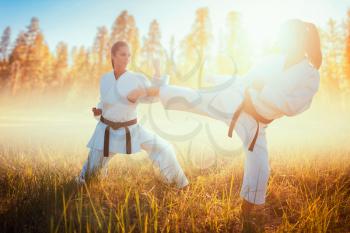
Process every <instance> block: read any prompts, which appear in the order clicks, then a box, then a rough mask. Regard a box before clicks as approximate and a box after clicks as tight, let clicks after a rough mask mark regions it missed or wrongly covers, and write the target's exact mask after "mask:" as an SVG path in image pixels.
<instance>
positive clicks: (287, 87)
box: [160, 56, 320, 204]
mask: <svg viewBox="0 0 350 233" xmlns="http://www.w3.org/2000/svg"><path fill="white" fill-rule="evenodd" d="M284 60H285V58H284V57H282V56H276V57H273V58H270V59H268V60H267V61H266V62H264V63H262V64H260V65H258V66H256V67H255V68H254V69H252V71H251V72H249V74H248V75H247V76H246V77H244V78H243V79H242V80H234V79H231V81H228V82H226V83H224V84H221V85H219V86H216V87H214V88H210V89H207V90H193V89H190V88H184V87H178V86H169V85H168V86H163V87H161V88H160V100H161V102H162V104H163V105H164V107H165V108H166V109H171V110H180V111H186V112H193V113H197V114H201V115H206V116H209V117H211V118H214V119H217V120H221V121H223V122H225V123H226V124H228V125H230V123H231V119H232V116H233V113H234V112H235V111H236V110H237V108H238V106H239V105H240V104H241V103H242V101H243V99H244V90H245V89H246V88H247V86H249V85H250V83H251V82H253V80H261V81H264V82H265V85H264V87H263V88H262V90H260V91H258V90H255V89H249V90H250V91H249V92H250V95H251V98H252V102H253V105H254V106H255V108H256V110H257V112H258V113H259V114H260V115H261V116H263V117H264V118H266V119H270V120H272V119H277V118H279V117H282V116H284V115H286V116H293V115H296V114H299V113H301V112H303V111H305V110H306V109H308V108H309V106H310V104H311V101H312V98H313V96H314V94H315V93H316V92H317V90H318V86H319V79H320V78H319V72H318V70H317V69H315V68H314V67H313V66H311V65H310V63H309V61H308V60H307V59H304V60H302V61H301V62H299V63H298V64H295V65H293V66H292V67H290V68H288V69H287V70H283V66H284ZM259 124H260V130H259V134H258V138H257V141H256V143H255V146H254V150H253V151H249V150H248V147H249V145H250V142H251V141H252V139H253V137H254V135H255V132H256V129H257V123H256V121H255V119H254V118H253V117H252V116H250V115H248V114H247V113H245V112H242V114H241V115H240V117H239V118H238V120H237V122H236V126H235V131H236V133H237V135H238V136H239V137H240V138H241V140H242V142H243V145H244V147H245V154H246V159H245V167H244V177H243V184H242V187H241V193H240V194H241V197H242V198H244V199H245V200H247V201H248V202H250V203H254V204H263V203H265V196H266V189H267V182H268V177H269V170H270V168H269V162H268V151H267V142H266V137H265V128H266V127H267V125H265V124H263V123H259Z"/></svg>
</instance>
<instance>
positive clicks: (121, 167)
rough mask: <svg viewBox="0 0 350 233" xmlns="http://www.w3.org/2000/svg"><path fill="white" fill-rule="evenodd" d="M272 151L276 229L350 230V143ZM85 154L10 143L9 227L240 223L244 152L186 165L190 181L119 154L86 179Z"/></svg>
mask: <svg viewBox="0 0 350 233" xmlns="http://www.w3.org/2000/svg"><path fill="white" fill-rule="evenodd" d="M281 152H282V151H272V153H271V160H272V161H273V162H272V164H271V166H272V174H271V177H270V182H269V189H268V198H267V205H266V213H267V221H266V224H265V229H266V231H267V232H347V231H349V230H350V198H349V196H350V166H349V164H350V163H349V162H350V157H349V155H350V152H349V151H347V150H343V149H339V151H322V152H317V153H313V152H311V151H310V152H309V153H307V152H304V153H300V152H299V151H288V152H285V150H283V154H284V156H283V158H284V159H281V157H280V156H281ZM85 156H86V155H85V154H84V153H81V152H77V153H72V154H68V153H63V154H59V153H56V154H55V153H54V151H50V150H47V151H44V150H31V151H26V152H25V151H23V150H13V149H11V148H9V147H5V146H2V148H1V151H0V159H1V161H0V164H1V177H0V182H1V183H0V186H1V194H0V195H1V205H0V208H1V209H0V226H1V228H2V229H3V230H2V232H238V231H239V230H240V228H241V226H240V220H239V206H240V199H239V187H240V184H241V179H242V169H241V167H242V158H238V159H235V160H232V161H231V162H225V163H221V164H216V165H215V166H213V167H211V168H209V169H205V170H199V169H197V168H194V167H193V166H191V165H188V166H185V171H186V173H187V174H188V176H189V178H190V180H191V187H190V188H189V189H188V190H187V191H177V190H176V189H174V188H173V187H171V186H167V185H164V184H162V182H161V181H160V180H159V179H158V178H157V176H156V175H155V174H154V170H153V169H152V164H151V163H150V162H149V161H148V160H146V159H141V160H133V159H131V158H130V157H118V158H114V160H113V162H112V164H111V165H110V172H109V176H108V179H104V180H95V181H93V182H91V183H90V184H88V185H86V186H83V187H77V186H76V185H75V184H74V182H72V179H73V178H74V176H75V175H76V174H77V173H78V172H79V168H80V164H81V161H82V160H83V159H84V158H85Z"/></svg>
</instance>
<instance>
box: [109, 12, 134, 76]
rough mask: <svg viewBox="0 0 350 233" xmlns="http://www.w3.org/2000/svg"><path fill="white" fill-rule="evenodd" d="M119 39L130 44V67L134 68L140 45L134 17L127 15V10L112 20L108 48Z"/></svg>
mask: <svg viewBox="0 0 350 233" xmlns="http://www.w3.org/2000/svg"><path fill="white" fill-rule="evenodd" d="M120 40H122V41H126V42H128V43H129V45H130V49H131V53H132V57H131V66H132V67H131V68H132V69H134V68H135V66H136V61H137V57H138V50H139V47H140V43H139V32H138V29H137V27H136V22H135V19H134V17H133V16H132V15H129V14H128V12H127V11H123V12H122V13H121V14H120V15H119V16H118V17H117V18H116V20H115V21H114V23H113V25H112V30H111V35H110V40H109V46H108V47H109V48H110V47H111V46H112V45H113V44H114V43H115V42H117V41H120ZM108 59H110V57H109V58H108Z"/></svg>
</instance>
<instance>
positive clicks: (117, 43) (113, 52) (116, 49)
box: [111, 40, 129, 69]
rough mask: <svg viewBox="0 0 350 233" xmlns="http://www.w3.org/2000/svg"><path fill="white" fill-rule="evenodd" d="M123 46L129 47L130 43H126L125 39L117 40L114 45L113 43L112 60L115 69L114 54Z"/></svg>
mask: <svg viewBox="0 0 350 233" xmlns="http://www.w3.org/2000/svg"><path fill="white" fill-rule="evenodd" d="M121 47H129V45H128V43H126V42H125V41H121V40H120V41H117V42H115V43H114V44H113V45H112V48H111V60H112V67H113V69H114V64H113V59H112V57H113V55H115V54H116V52H118V50H119V49H120V48H121Z"/></svg>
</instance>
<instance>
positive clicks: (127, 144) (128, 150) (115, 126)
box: [100, 116, 137, 157]
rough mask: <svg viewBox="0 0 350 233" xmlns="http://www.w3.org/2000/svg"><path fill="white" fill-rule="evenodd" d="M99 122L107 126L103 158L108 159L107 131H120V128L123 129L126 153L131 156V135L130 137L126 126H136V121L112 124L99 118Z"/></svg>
mask: <svg viewBox="0 0 350 233" xmlns="http://www.w3.org/2000/svg"><path fill="white" fill-rule="evenodd" d="M100 121H101V122H102V123H104V124H106V125H107V127H106V129H105V137H104V145H103V156H104V157H108V154H109V131H110V128H112V129H114V130H116V129H120V128H124V129H125V148H126V153H127V154H131V135H130V130H129V127H128V126H131V125H135V124H137V119H133V120H131V121H126V122H113V121H109V120H107V119H105V118H103V116H101V118H100Z"/></svg>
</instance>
